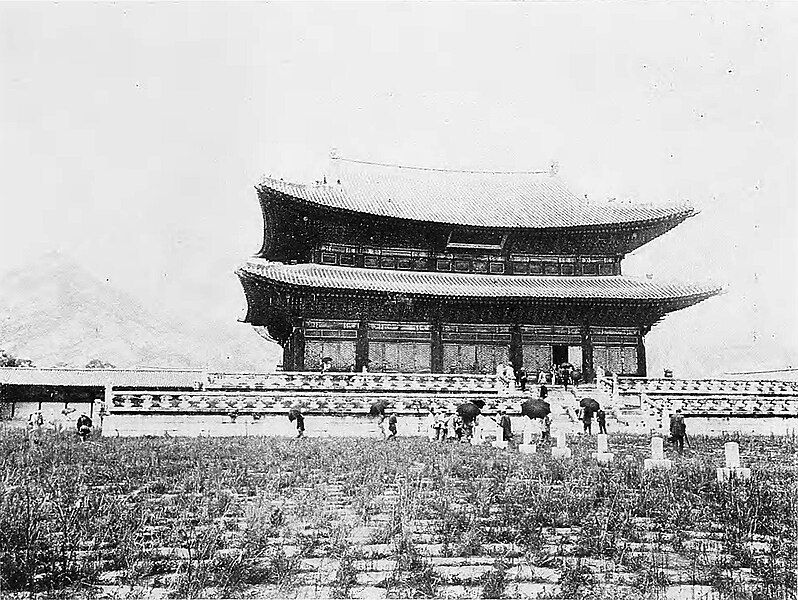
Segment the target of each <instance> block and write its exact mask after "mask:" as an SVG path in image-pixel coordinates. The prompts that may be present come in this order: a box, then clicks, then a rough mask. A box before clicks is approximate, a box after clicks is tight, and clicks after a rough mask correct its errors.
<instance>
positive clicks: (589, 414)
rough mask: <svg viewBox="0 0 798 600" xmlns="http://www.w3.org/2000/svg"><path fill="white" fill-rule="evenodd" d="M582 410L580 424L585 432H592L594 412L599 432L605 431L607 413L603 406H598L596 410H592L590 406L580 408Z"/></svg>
mask: <svg viewBox="0 0 798 600" xmlns="http://www.w3.org/2000/svg"><path fill="white" fill-rule="evenodd" d="M580 410H581V411H582V426H583V429H584V432H585V433H588V434H592V433H593V415H594V414H595V417H596V423H597V424H598V427H599V433H607V413H606V412H605V411H604V409H603V408H601V407H599V409H598V410H597V411H595V412H594V411H593V410H591V409H590V407H584V408H580Z"/></svg>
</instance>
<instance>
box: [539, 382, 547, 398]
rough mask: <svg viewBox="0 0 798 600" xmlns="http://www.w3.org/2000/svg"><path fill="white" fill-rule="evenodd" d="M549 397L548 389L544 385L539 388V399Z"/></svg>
mask: <svg viewBox="0 0 798 600" xmlns="http://www.w3.org/2000/svg"><path fill="white" fill-rule="evenodd" d="M548 395H549V389H548V388H547V387H546V386H545V385H541V386H540V399H541V400H545V399H546V396H548Z"/></svg>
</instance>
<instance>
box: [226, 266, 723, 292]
mask: <svg viewBox="0 0 798 600" xmlns="http://www.w3.org/2000/svg"><path fill="white" fill-rule="evenodd" d="M240 271H241V272H242V273H244V274H245V275H246V274H250V275H255V276H258V277H263V278H265V279H269V280H272V281H274V282H278V283H284V284H288V285H295V286H300V287H310V288H324V289H338V290H362V291H367V292H382V293H398V294H413V295H428V296H445V297H463V298H540V299H547V298H550V299H560V298H567V299H577V300H578V299H589V300H600V299H604V300H656V301H669V300H685V299H691V298H693V299H694V301H695V302H700V301H701V300H703V299H705V298H708V297H710V296H712V295H714V294H717V293H719V292H720V291H721V288H720V287H719V286H716V285H704V284H695V283H680V282H672V281H671V282H667V281H657V280H651V279H638V278H634V277H627V276H622V275H612V276H600V277H586V276H582V277H564V276H557V277H554V276H534V275H481V274H474V273H440V272H433V271H392V270H382V269H361V268H354V267H333V266H328V265H320V264H315V263H302V264H296V265H286V264H284V263H279V262H271V261H268V260H264V259H261V258H252V259H250V260H248V261H247V262H246V263H244V265H242V267H241V268H240Z"/></svg>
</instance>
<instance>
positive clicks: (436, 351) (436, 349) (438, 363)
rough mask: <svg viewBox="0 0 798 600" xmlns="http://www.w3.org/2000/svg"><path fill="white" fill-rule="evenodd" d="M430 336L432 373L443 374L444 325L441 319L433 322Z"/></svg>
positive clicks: (435, 319)
mask: <svg viewBox="0 0 798 600" xmlns="http://www.w3.org/2000/svg"><path fill="white" fill-rule="evenodd" d="M431 333H432V335H431V336H430V371H432V372H433V373H443V323H442V322H441V320H440V319H439V318H434V319H433V320H432V332H431Z"/></svg>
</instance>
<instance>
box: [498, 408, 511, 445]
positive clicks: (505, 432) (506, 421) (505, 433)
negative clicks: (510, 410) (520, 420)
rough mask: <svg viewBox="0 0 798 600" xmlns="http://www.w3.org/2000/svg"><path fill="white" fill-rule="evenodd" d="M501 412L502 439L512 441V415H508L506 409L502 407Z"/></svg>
mask: <svg viewBox="0 0 798 600" xmlns="http://www.w3.org/2000/svg"><path fill="white" fill-rule="evenodd" d="M499 414H500V415H501V417H500V418H499V427H501V430H502V441H505V442H511V441H512V440H513V424H512V422H511V421H510V417H508V416H507V411H506V410H504V409H502V410H501V412H500V413H499Z"/></svg>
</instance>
